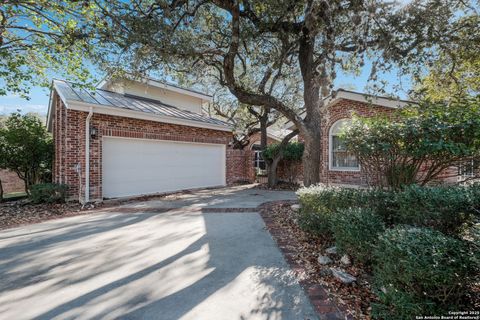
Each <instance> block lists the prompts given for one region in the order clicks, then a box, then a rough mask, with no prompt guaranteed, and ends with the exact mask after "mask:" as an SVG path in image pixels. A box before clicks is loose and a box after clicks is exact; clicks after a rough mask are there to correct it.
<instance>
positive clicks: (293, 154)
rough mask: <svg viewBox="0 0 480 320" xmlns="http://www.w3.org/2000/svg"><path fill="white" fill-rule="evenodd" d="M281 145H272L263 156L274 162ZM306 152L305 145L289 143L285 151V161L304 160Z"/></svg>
mask: <svg viewBox="0 0 480 320" xmlns="http://www.w3.org/2000/svg"><path fill="white" fill-rule="evenodd" d="M279 146H280V143H271V144H269V145H268V146H267V148H266V149H265V151H264V152H263V154H262V156H263V157H264V159H266V160H272V159H273V158H275V156H276V155H277V153H278V150H279V149H278V148H279ZM303 150H304V145H303V143H300V142H289V143H288V144H287V145H286V146H285V148H284V150H283V159H284V160H287V161H298V160H301V159H302V155H303Z"/></svg>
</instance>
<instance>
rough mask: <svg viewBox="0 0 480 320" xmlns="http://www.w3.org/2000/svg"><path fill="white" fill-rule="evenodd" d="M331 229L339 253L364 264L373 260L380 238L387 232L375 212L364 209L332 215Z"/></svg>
mask: <svg viewBox="0 0 480 320" xmlns="http://www.w3.org/2000/svg"><path fill="white" fill-rule="evenodd" d="M330 227H331V229H332V232H333V235H334V237H335V244H336V246H337V248H338V249H339V251H340V252H344V253H348V254H349V255H350V256H352V257H353V258H354V259H356V260H358V261H360V262H362V263H368V262H370V261H371V260H372V252H373V250H374V248H375V244H376V242H377V239H378V236H379V234H381V233H383V231H384V230H385V224H384V223H383V221H382V219H381V218H380V217H379V216H378V215H377V214H375V213H374V212H373V210H371V209H362V208H350V209H344V210H341V211H339V212H338V213H336V214H334V215H332V216H331V218H330Z"/></svg>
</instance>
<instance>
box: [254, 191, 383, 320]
mask: <svg viewBox="0 0 480 320" xmlns="http://www.w3.org/2000/svg"><path fill="white" fill-rule="evenodd" d="M293 203H295V201H281V202H272V203H266V204H263V205H262V206H260V207H259V209H260V210H259V212H260V214H261V216H262V218H263V219H264V221H265V224H266V225H267V228H268V230H269V231H270V233H271V234H272V236H273V238H274V239H275V241H276V242H277V244H278V246H279V248H280V250H281V251H282V253H283V255H284V257H285V260H286V261H287V262H288V263H289V264H290V266H291V268H292V269H293V270H294V271H296V272H297V274H298V276H299V278H300V279H301V280H300V283H301V285H302V286H303V287H304V289H305V291H306V293H307V295H308V296H309V298H310V300H311V302H312V304H313V306H314V307H315V308H316V310H317V312H318V313H319V314H320V315H321V316H320V318H322V317H323V318H327V319H330V318H332V319H337V318H338V319H344V318H345V316H346V317H347V318H348V319H371V316H370V313H371V312H370V311H371V308H370V305H371V302H372V301H373V300H374V299H375V296H374V294H373V293H372V291H371V287H370V282H369V281H370V279H369V276H368V273H367V272H366V271H365V269H364V267H363V266H361V265H357V264H355V263H354V264H353V265H351V266H349V267H345V266H344V265H342V264H341V263H340V258H341V257H340V256H338V255H337V256H335V255H333V256H330V257H331V258H332V260H333V263H332V264H330V265H326V266H324V265H321V264H319V263H318V261H317V259H318V256H319V254H322V255H324V254H325V249H327V248H329V247H331V246H333V239H332V238H330V237H314V236H312V235H310V234H307V233H306V232H304V231H303V230H301V229H300V227H299V226H298V224H297V222H296V213H295V212H294V211H293V210H292V209H291V208H290V206H291V205H292V204H293ZM330 267H334V268H335V267H337V268H342V269H344V270H345V271H347V272H348V273H349V274H351V275H353V276H355V277H356V278H357V281H356V282H355V283H353V284H343V283H341V282H339V281H337V280H336V279H335V278H334V277H333V276H332V275H331V273H330V272H329V269H330Z"/></svg>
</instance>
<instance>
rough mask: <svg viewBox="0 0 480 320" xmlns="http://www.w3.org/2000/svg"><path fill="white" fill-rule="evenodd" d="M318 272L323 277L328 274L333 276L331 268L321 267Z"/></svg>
mask: <svg viewBox="0 0 480 320" xmlns="http://www.w3.org/2000/svg"><path fill="white" fill-rule="evenodd" d="M318 273H319V274H320V275H321V276H322V277H328V276H331V275H332V270H330V269H321V270H320V271H319V272H318Z"/></svg>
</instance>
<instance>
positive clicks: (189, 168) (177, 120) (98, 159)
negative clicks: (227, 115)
mask: <svg viewBox="0 0 480 320" xmlns="http://www.w3.org/2000/svg"><path fill="white" fill-rule="evenodd" d="M211 99H212V98H211V96H209V95H206V94H203V93H201V92H197V91H193V90H188V89H185V88H180V87H178V86H174V85H171V84H166V83H163V82H160V81H157V80H153V79H145V80H141V81H132V80H120V81H111V80H106V81H103V82H102V83H101V84H100V85H99V86H98V88H97V89H95V90H93V91H90V90H86V89H84V88H81V87H79V86H76V85H74V84H72V83H69V82H66V81H54V82H53V85H52V89H51V97H50V105H49V111H48V117H47V127H48V130H49V131H50V132H52V133H53V138H54V142H55V158H54V167H53V180H54V182H56V183H64V184H67V185H69V186H70V188H69V195H70V198H73V199H78V200H80V201H82V202H88V201H101V200H102V199H104V198H115V197H125V196H138V195H144V194H155V193H162V192H171V191H176V190H184V189H192V188H203V187H214V186H223V185H226V184H230V183H233V182H235V181H237V180H250V181H251V180H252V179H251V176H252V172H253V170H249V167H250V166H251V156H250V155H251V152H250V153H248V152H242V150H231V149H228V148H227V147H228V144H229V143H230V142H231V140H232V128H231V127H230V126H229V125H228V124H226V123H224V122H222V121H220V120H217V119H213V118H209V117H207V116H206V115H204V114H203V113H202V106H203V105H204V104H206V103H209V102H210V101H211ZM247 164H248V165H247Z"/></svg>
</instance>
